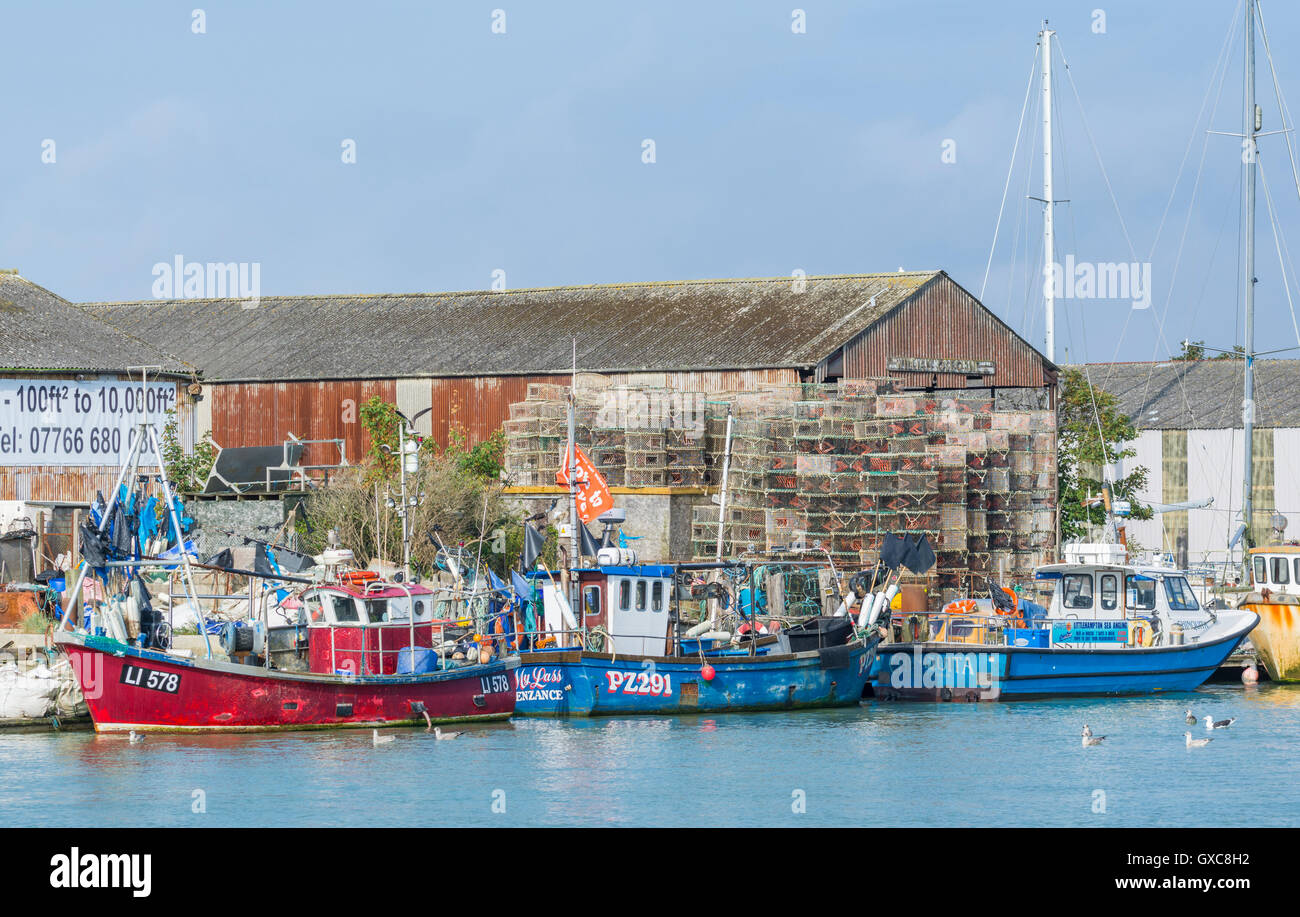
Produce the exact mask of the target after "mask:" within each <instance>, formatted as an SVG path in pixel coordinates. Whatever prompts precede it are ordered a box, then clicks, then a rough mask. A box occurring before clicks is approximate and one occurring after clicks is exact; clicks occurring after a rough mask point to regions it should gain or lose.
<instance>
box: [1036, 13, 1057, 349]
mask: <svg viewBox="0 0 1300 917" xmlns="http://www.w3.org/2000/svg"><path fill="white" fill-rule="evenodd" d="M1038 34H1039V37H1040V39H1041V40H1042V46H1043V68H1042V74H1043V296H1044V299H1045V300H1046V302H1045V308H1046V312H1047V319H1046V328H1047V359H1049V360H1051V361H1052V362H1053V363H1055V362H1056V241H1055V238H1054V235H1053V228H1052V202H1053V198H1052V36H1053V35H1055V34H1056V33H1055V32H1053V31H1050V30H1049V29H1048V28H1047V20H1045V19H1044V20H1043V30H1042V31H1041V32H1039V33H1038Z"/></svg>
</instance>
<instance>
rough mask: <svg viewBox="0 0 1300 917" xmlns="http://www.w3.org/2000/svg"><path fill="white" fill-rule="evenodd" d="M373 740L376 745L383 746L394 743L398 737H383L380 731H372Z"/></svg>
mask: <svg viewBox="0 0 1300 917" xmlns="http://www.w3.org/2000/svg"><path fill="white" fill-rule="evenodd" d="M371 733H372V739H373V741H374V743H375V744H376V745H383V744H384V743H385V742H391V741H393V739H394V738H396V736H381V735H380V734H379V730H378V729H372V730H371Z"/></svg>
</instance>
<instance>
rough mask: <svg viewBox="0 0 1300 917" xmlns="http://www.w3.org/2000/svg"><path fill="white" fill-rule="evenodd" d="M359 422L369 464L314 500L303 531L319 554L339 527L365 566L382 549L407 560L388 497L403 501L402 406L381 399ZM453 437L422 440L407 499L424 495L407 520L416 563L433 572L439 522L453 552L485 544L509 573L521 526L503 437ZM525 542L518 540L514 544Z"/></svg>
mask: <svg viewBox="0 0 1300 917" xmlns="http://www.w3.org/2000/svg"><path fill="white" fill-rule="evenodd" d="M360 420H361V424H362V426H363V427H364V429H365V431H366V434H367V435H368V436H369V438H370V444H369V447H368V449H367V452H366V455H365V457H364V459H363V460H362V462H361V464H360V465H359V466H358V467H357V468H356V469H353V470H352V471H351V472H350V473H344V474H341V475H336V476H335V477H334V478H332V479H331V481H330V483H329V485H328V486H327V487H323V488H321V489H320V490H318V491H315V492H314V493H313V494H312V495H311V496H310V497H309V498H308V501H307V504H306V506H305V511H306V519H305V521H304V523H303V524H302V525H301V526H300V529H299V531H300V534H302V535H303V537H304V539H305V542H306V544H307V545H308V547H309V548H310V549H311V550H313V551H318V550H320V549H321V548H323V547H324V543H325V536H326V533H327V532H328V531H329V530H330V529H334V530H335V531H337V532H338V535H339V538H340V540H341V542H342V543H343V545H344V546H345V547H349V548H351V549H352V551H353V552H354V553H355V554H356V556H357V559H358V560H359V561H360V562H361V563H363V564H365V563H368V562H369V561H370V560H371V559H373V558H375V557H376V556H377V555H378V554H380V553H381V552H382V554H383V557H384V559H386V560H396V559H398V558H400V557H401V556H402V540H401V520H400V519H399V518H398V517H397V516H396V514H395V511H394V509H393V508H390V507H388V506H387V499H388V498H392V499H394V500H397V499H399V498H400V493H401V485H400V482H401V465H400V461H401V457H400V451H399V448H398V446H399V441H400V437H399V431H400V429H401V424H402V422H403V421H402V418H401V416H400V415H399V414H398V413H397V408H396V406H394V405H392V404H389V403H388V402H385V401H384V400H382V399H381V398H378V397H373V398H370V399H369V400H367V401H366V402H365V403H364V404H362V405H361V410H360ZM451 434H452V435H451V436H450V440H451V441H450V442H449V444H448V446H447V448H446V449H443V450H439V449H438V445H437V443H436V442H435V441H434V440H433V438H432V437H425V438H423V439H422V440H421V441H420V445H419V457H420V461H419V469H418V470H417V471H415V472H413V473H408V474H407V475H406V489H407V493H408V495H411V496H415V495H420V494H422V495H423V496H422V497H419V498H418V502H417V505H416V506H414V507H411V508H410V511H409V512H410V515H409V516H408V519H409V523H410V531H411V561H412V565H413V567H415V568H416V569H417V570H420V571H423V572H426V573H427V572H430V571H431V570H432V569H433V567H434V564H435V559H436V553H437V549H436V548H435V547H434V545H433V542H432V540H431V538H430V535H429V533H430V531H431V530H432V528H433V527H434V526H435V525H436V526H439V527H440V532H439V534H440V536H441V538H442V540H443V542H444V543H445V544H446V545H447V547H448V548H455V547H456V546H457V545H459V544H463V545H465V546H466V547H467V548H468V549H469V550H470V551H471V553H473V554H475V555H477V554H478V551H479V548H478V542H479V541H480V540H481V541H482V557H483V561H484V563H486V564H487V565H488V566H489V567H491V568H492V569H493V570H494V571H495V572H497V573H499V574H503V573H505V572H506V571H507V570H508V569H509V568H510V566H511V564H512V563H513V561H514V558H515V556H517V553H518V551H517V548H516V549H515V554H513V555H512V554H511V553H510V546H511V541H512V538H511V533H512V531H513V530H514V529H516V528H521V526H520V522H519V521H518V520H514V519H512V518H511V512H510V510H509V508H508V507H507V506H506V501H505V499H504V496H503V493H502V485H501V482H500V480H499V478H500V472H501V467H502V459H503V458H504V455H505V438H504V436H503V435H502V434H501V432H500V431H498V432H497V433H494V434H493V435H492V436H490V437H489V438H488V439H486V440H484V441H483V442H481V443H478V444H477V445H475V446H474V447H472V448H466V446H465V443H466V437H465V434H464V432H463V431H459V430H455V429H453V430H452V431H451ZM384 447H387V448H384ZM485 508H486V523H485V522H484V514H485ZM520 537H521V534H516V535H515V536H514V540H515V543H516V544H517V542H518V539H519V538H520Z"/></svg>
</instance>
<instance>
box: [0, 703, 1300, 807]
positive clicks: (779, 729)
mask: <svg viewBox="0 0 1300 917" xmlns="http://www.w3.org/2000/svg"><path fill="white" fill-rule="evenodd" d="M1189 706H1190V707H1191V708H1192V710H1193V712H1194V713H1196V714H1197V715H1198V716H1203V715H1205V714H1210V715H1212V716H1214V718H1215V719H1224V718H1227V717H1237V722H1236V723H1235V724H1234V725H1233V726H1232V727H1231V728H1229V729H1224V730H1215V731H1214V732H1213V734H1212V735H1213V738H1214V741H1213V742H1212V743H1211V744H1210V745H1209V746H1208V747H1206V748H1200V749H1188V748H1186V747H1185V744H1184V739H1183V733H1184V732H1185V731H1188V730H1190V731H1191V732H1192V734H1193V735H1194V736H1195V737H1198V738H1199V737H1204V736H1206V735H1210V733H1207V732H1206V730H1205V727H1204V726H1203V725H1200V724H1198V725H1197V726H1194V727H1189V726H1187V725H1186V723H1185V722H1184V719H1183V715H1184V710H1186V709H1187V708H1188V707H1189ZM1084 723H1087V724H1089V725H1090V726H1091V727H1092V730H1093V732H1094V733H1095V734H1097V735H1106V736H1107V737H1108V738H1107V739H1106V741H1105V743H1104V744H1103V745H1101V746H1100V747H1097V748H1083V747H1082V745H1081V743H1080V738H1079V732H1080V730H1081V729H1082V727H1083V724H1084ZM383 734H384V735H392V736H394V740H393V741H391V742H385V743H383V744H380V745H378V746H376V745H374V744H373V740H372V736H371V733H370V731H369V730H356V731H353V730H345V731H331V732H301V733H267V734H252V735H210V736H183V735H182V736H171V735H150V736H149V737H148V738H147V739H146V740H145V741H144V742H142V743H138V744H131V743H130V742H129V741H128V739H127V737H126V736H117V735H112V736H109V735H104V736H98V735H95V734H93V733H90V732H81V733H62V734H45V733H41V734H25V735H6V736H0V819H3V823H4V824H6V825H9V826H20V825H33V826H78V827H79V826H119V825H123V826H186V825H189V826H195V827H216V826H263V825H275V826H318V825H319V826H325V825H342V826H375V827H385V826H439V827H441V826H446V827H458V826H489V827H491V826H497V827H511V826H522V825H529V826H550V825H586V826H615V825H652V826H653V825H665V826H675V825H686V826H760V825H761V826H767V825H775V826H790V827H814V826H895V825H916V826H932V827H950V826H995V825H1021V826H1028V827H1040V826H1041V827H1046V826H1080V827H1090V826H1108V827H1118V826H1184V825H1186V826H1202V825H1217V826H1243V827H1245V826H1250V827H1257V826H1266V825H1279V826H1289V825H1296V824H1300V784H1297V782H1296V780H1295V779H1294V768H1295V761H1296V758H1297V755H1298V754H1300V686H1279V685H1268V684H1265V685H1261V686H1257V687H1243V686H1241V685H1239V684H1222V685H1208V686H1206V687H1204V688H1202V689H1200V690H1199V691H1196V692H1194V693H1190V694H1178V695H1170V696H1167V697H1135V698H1119V699H1114V698H1112V699H1105V700H1090V699H1088V700H1082V699H1081V700H1061V701H1042V702H1039V701H1027V702H1016V703H1003V704H960V703H951V704H925V703H889V702H877V701H867V702H864V703H863V704H862V706H861V707H859V708H851V709H839V710H829V711H808V712H798V713H769V714H748V715H745V714H736V715H727V716H714V717H672V718H649V717H647V718H627V719H592V720H572V721H556V720H515V721H512V722H509V723H505V724H496V725H490V726H478V727H470V728H469V729H468V730H467V732H466V734H465V735H464V736H462V737H461V738H459V739H457V740H455V741H437V740H435V738H434V736H433V735H432V734H431V733H428V732H426V731H424V730H415V729H394V730H385V731H383Z"/></svg>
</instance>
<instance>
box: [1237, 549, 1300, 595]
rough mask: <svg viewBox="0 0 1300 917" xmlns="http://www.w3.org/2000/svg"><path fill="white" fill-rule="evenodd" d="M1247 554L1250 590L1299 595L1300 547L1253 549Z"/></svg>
mask: <svg viewBox="0 0 1300 917" xmlns="http://www.w3.org/2000/svg"><path fill="white" fill-rule="evenodd" d="M1249 554H1250V564H1249V566H1250V585H1251V588H1252V589H1254V590H1255V591H1256V592H1258V591H1259V590H1261V589H1268V590H1269V591H1271V592H1279V593H1284V594H1290V595H1300V546H1295V545H1274V546H1271V547H1264V548H1253V549H1251V551H1250V552H1249Z"/></svg>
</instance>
